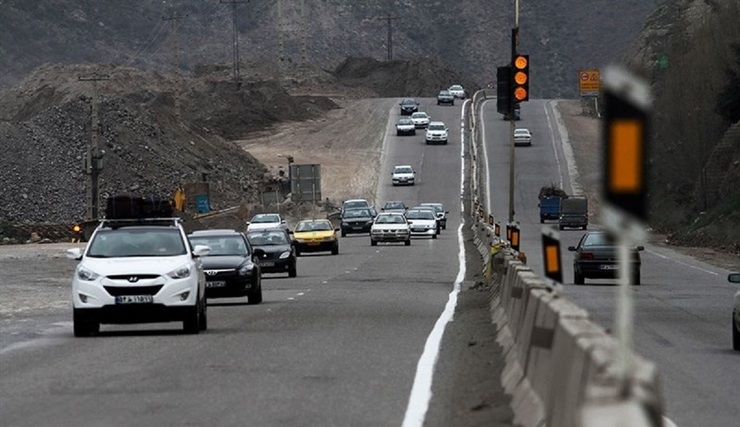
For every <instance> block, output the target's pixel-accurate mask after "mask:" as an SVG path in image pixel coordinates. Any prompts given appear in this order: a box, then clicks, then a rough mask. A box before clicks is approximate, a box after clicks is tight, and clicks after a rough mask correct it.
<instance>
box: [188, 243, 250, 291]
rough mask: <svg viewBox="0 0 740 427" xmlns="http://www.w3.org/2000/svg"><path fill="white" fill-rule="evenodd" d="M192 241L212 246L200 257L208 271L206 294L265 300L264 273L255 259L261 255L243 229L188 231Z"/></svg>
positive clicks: (206, 272) (204, 268)
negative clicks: (250, 242) (263, 295)
mask: <svg viewBox="0 0 740 427" xmlns="http://www.w3.org/2000/svg"><path fill="white" fill-rule="evenodd" d="M188 240H190V244H191V245H193V246H195V245H206V246H208V247H210V248H211V251H210V252H209V253H208V255H206V256H203V257H201V261H202V262H203V271H204V273H205V275H206V298H233V297H243V296H246V297H247V301H248V303H249V304H259V303H261V302H262V273H261V271H260V267H259V265H257V263H256V262H255V261H256V259H257V258H258V257H259V256H260V255H262V251H261V250H259V249H256V250H255V249H253V248H252V245H250V244H249V241H248V240H247V237H246V236H245V235H244V233H240V232H238V231H236V230H199V231H194V232H192V233H191V234H190V235H188Z"/></svg>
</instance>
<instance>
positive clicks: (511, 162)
mask: <svg viewBox="0 0 740 427" xmlns="http://www.w3.org/2000/svg"><path fill="white" fill-rule="evenodd" d="M516 16H517V22H516V27H514V28H512V29H511V70H512V74H513V73H514V58H515V57H516V45H517V43H518V39H519V2H518V1H517V12H516ZM514 105H515V99H514V98H513V97H510V98H509V223H513V222H514V177H515V176H516V175H515V173H514V169H515V161H516V156H515V154H514V153H515V150H514V129H515V128H516V122H515V119H514Z"/></svg>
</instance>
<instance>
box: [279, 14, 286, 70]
mask: <svg viewBox="0 0 740 427" xmlns="http://www.w3.org/2000/svg"><path fill="white" fill-rule="evenodd" d="M277 31H278V64H279V65H281V66H282V65H283V61H285V41H284V38H285V36H284V34H283V0H278V22H277Z"/></svg>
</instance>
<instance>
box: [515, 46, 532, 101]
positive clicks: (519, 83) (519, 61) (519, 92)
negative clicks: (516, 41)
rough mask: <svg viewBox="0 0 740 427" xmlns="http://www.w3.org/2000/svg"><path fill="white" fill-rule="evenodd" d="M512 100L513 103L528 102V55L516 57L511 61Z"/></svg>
mask: <svg viewBox="0 0 740 427" xmlns="http://www.w3.org/2000/svg"><path fill="white" fill-rule="evenodd" d="M512 79H513V80H514V82H513V84H512V98H513V100H514V102H524V101H529V55H516V56H515V57H514V61H513V77H512Z"/></svg>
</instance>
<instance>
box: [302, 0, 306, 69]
mask: <svg viewBox="0 0 740 427" xmlns="http://www.w3.org/2000/svg"><path fill="white" fill-rule="evenodd" d="M306 28H308V22H306V0H301V39H302V40H301V64H302V65H306V64H307V63H308V59H307V55H306V50H307V48H306V38H307V32H308V30H306Z"/></svg>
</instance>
